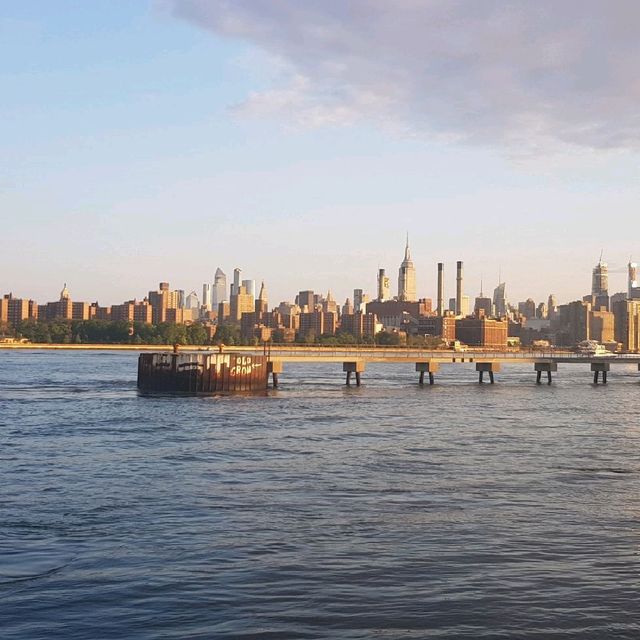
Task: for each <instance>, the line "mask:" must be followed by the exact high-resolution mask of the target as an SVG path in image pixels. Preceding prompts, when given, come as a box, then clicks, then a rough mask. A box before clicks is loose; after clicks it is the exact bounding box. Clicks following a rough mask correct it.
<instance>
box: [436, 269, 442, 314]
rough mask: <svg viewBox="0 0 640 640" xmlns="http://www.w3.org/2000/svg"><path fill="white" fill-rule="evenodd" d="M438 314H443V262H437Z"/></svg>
mask: <svg viewBox="0 0 640 640" xmlns="http://www.w3.org/2000/svg"><path fill="white" fill-rule="evenodd" d="M437 313H438V315H439V316H443V315H444V263H443V262H438V308H437Z"/></svg>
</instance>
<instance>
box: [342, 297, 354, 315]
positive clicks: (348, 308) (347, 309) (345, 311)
mask: <svg viewBox="0 0 640 640" xmlns="http://www.w3.org/2000/svg"><path fill="white" fill-rule="evenodd" d="M354 311H355V310H354V308H353V305H352V304H351V300H349V298H347V299H346V300H345V301H344V304H343V305H342V315H343V316H350V315H353V313H354Z"/></svg>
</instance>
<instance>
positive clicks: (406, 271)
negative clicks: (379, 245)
mask: <svg viewBox="0 0 640 640" xmlns="http://www.w3.org/2000/svg"><path fill="white" fill-rule="evenodd" d="M417 299H418V298H417V296H416V268H415V267H414V266H413V261H412V260H411V252H410V251H409V235H408V234H407V246H406V247H405V250H404V260H403V261H402V264H401V265H400V270H399V272H398V300H400V301H401V302H415V301H416V300H417Z"/></svg>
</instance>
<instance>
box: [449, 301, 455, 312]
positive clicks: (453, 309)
mask: <svg viewBox="0 0 640 640" xmlns="http://www.w3.org/2000/svg"><path fill="white" fill-rule="evenodd" d="M449 311H451V313H454V314H455V312H456V299H455V298H449Z"/></svg>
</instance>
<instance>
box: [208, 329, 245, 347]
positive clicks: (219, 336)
mask: <svg viewBox="0 0 640 640" xmlns="http://www.w3.org/2000/svg"><path fill="white" fill-rule="evenodd" d="M213 342H214V343H215V344H220V343H222V344H227V345H236V344H240V343H241V339H240V327H238V326H237V325H234V324H221V325H218V327H217V329H216V334H215V336H213Z"/></svg>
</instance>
